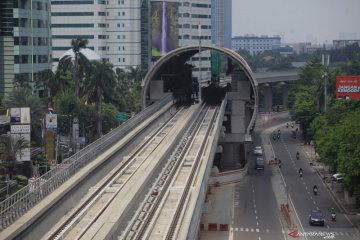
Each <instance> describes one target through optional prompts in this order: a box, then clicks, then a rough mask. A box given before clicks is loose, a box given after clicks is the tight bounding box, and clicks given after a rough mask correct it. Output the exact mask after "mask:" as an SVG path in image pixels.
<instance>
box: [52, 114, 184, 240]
mask: <svg viewBox="0 0 360 240" xmlns="http://www.w3.org/2000/svg"><path fill="white" fill-rule="evenodd" d="M179 112H180V111H177V113H176V114H173V115H172V117H171V118H169V119H168V120H167V121H166V122H165V123H164V124H163V125H162V126H160V127H159V128H158V129H157V130H156V131H154V132H153V133H152V134H151V136H150V137H149V138H148V139H147V140H146V141H144V142H143V143H142V144H140V146H139V147H138V148H137V149H136V150H135V151H134V152H133V153H132V155H131V157H129V158H128V159H127V160H125V161H124V162H122V163H121V164H120V165H119V166H118V167H117V168H116V169H115V171H113V172H112V173H111V175H109V176H107V177H106V179H105V180H104V181H103V182H102V183H101V185H100V186H99V187H98V188H97V189H96V190H95V191H94V192H93V193H92V194H91V195H90V196H88V197H87V198H86V200H85V201H84V202H83V203H82V204H81V205H80V206H79V207H77V208H76V209H75V210H74V211H73V212H72V213H71V215H70V216H69V217H67V218H66V220H64V221H63V222H62V223H61V224H60V226H59V227H57V228H56V229H55V230H53V231H52V233H51V234H50V235H49V236H48V237H47V239H61V238H62V237H63V235H66V234H67V233H68V231H70V230H71V229H72V226H73V225H74V224H76V223H77V222H78V221H79V219H80V218H81V217H82V216H83V215H84V214H85V213H86V211H87V210H88V209H89V208H90V207H91V206H92V205H93V204H95V203H96V200H98V199H99V198H100V197H101V195H102V194H103V193H104V191H105V189H106V188H108V187H109V185H110V184H112V183H113V182H115V181H116V180H117V179H118V178H119V175H121V174H122V173H124V172H125V171H126V169H128V168H130V167H131V165H132V163H133V162H134V161H135V162H136V156H137V155H138V154H139V153H140V152H141V151H144V147H146V146H147V145H148V144H149V143H151V142H152V141H153V139H154V138H155V137H156V136H157V135H158V134H159V133H162V132H163V130H164V129H165V128H166V127H167V126H168V125H169V124H171V122H172V121H173V120H174V119H175V118H176V117H177V114H178V113H179ZM118 190H120V188H119V189H118ZM117 192H118V191H117ZM115 196H116V194H114V195H113V197H112V198H111V199H110V200H109V201H108V202H107V203H106V204H105V205H104V206H103V207H102V209H101V211H100V212H98V213H97V214H96V216H95V217H93V218H92V220H91V222H90V223H94V222H95V221H96V219H97V218H98V217H99V216H100V215H101V213H103V211H104V210H105V209H106V207H107V206H108V205H109V204H110V203H111V201H112V200H113V198H114V197H115ZM90 226H91V224H88V225H87V226H86V227H85V228H84V229H83V231H82V232H81V233H80V235H79V236H78V237H77V238H80V237H81V236H82V235H83V234H84V233H85V232H86V230H88V229H89V228H90Z"/></svg>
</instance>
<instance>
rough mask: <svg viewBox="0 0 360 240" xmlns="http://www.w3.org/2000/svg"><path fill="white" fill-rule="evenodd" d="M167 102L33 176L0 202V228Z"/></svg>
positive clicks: (148, 109)
mask: <svg viewBox="0 0 360 240" xmlns="http://www.w3.org/2000/svg"><path fill="white" fill-rule="evenodd" d="M170 101H171V95H170V94H169V95H167V96H166V97H164V98H163V99H161V100H159V101H157V102H156V103H154V104H153V105H150V106H149V107H147V108H146V109H144V110H143V111H141V112H140V113H139V114H137V115H135V116H134V117H133V118H131V119H130V120H128V121H126V122H125V123H123V124H122V125H120V126H119V127H117V128H116V129H114V130H113V131H111V132H109V133H107V134H106V135H104V136H103V137H101V138H99V139H97V140H96V141H95V142H93V143H91V144H89V145H88V146H86V147H85V148H83V149H82V150H81V151H79V152H77V153H75V154H74V155H73V156H71V157H69V158H67V159H66V160H64V161H63V162H62V163H61V164H58V165H57V166H55V167H54V168H53V169H51V170H50V171H48V172H47V173H45V174H44V175H42V176H40V177H39V178H37V179H35V180H34V181H33V182H32V183H31V184H28V185H27V186H26V187H24V188H22V189H20V190H19V191H17V192H16V193H14V194H12V195H11V196H10V197H8V198H7V199H5V200H4V201H2V202H0V231H1V230H3V229H4V228H6V227H8V226H9V225H11V224H12V223H13V222H14V221H15V220H17V219H18V218H19V217H21V216H22V215H24V214H25V213H26V212H27V211H29V210H30V209H31V208H32V207H33V206H34V205H35V204H37V203H38V202H40V201H41V200H42V199H43V198H45V197H46V196H48V195H49V194H50V193H51V192H53V191H54V190H55V189H57V188H58V187H59V186H60V185H61V184H63V183H64V182H65V181H66V180H68V179H69V178H70V177H72V176H73V175H74V174H76V173H77V172H79V170H80V169H81V168H83V167H84V166H85V165H87V164H89V163H90V162H91V161H93V160H94V159H95V158H96V157H97V156H99V155H100V154H101V153H103V152H104V151H105V150H107V149H108V148H109V147H111V146H113V145H114V144H115V143H116V142H117V141H118V140H119V139H121V138H122V137H123V136H124V135H125V134H127V133H129V132H130V131H131V130H132V129H134V128H135V127H136V126H138V125H139V124H140V123H141V122H143V121H144V120H145V119H146V118H148V117H149V116H151V115H152V114H153V113H155V112H156V111H158V110H160V109H161V108H162V107H163V106H165V105H166V104H167V103H168V102H170Z"/></svg>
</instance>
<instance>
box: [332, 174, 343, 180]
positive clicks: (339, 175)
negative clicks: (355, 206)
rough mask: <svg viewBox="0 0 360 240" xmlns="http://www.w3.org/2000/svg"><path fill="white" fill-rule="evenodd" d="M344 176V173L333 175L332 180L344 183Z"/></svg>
mask: <svg viewBox="0 0 360 240" xmlns="http://www.w3.org/2000/svg"><path fill="white" fill-rule="evenodd" d="M343 177H344V175H343V174H342V173H335V174H334V175H332V180H333V181H335V182H342V180H343Z"/></svg>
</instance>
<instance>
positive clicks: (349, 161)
mask: <svg viewBox="0 0 360 240" xmlns="http://www.w3.org/2000/svg"><path fill="white" fill-rule="evenodd" d="M359 119H360V110H358V111H356V112H352V113H349V114H348V115H347V116H346V117H345V118H344V119H343V121H341V122H340V123H339V124H338V126H337V128H336V130H337V131H336V133H337V134H338V135H339V147H338V161H339V169H338V170H339V172H342V173H344V174H345V177H344V184H345V186H346V188H347V189H348V190H349V191H350V193H354V194H355V195H356V196H357V200H358V201H359V200H360V199H359V197H360V121H359ZM358 203H359V202H358Z"/></svg>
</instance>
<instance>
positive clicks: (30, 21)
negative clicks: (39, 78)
mask: <svg viewBox="0 0 360 240" xmlns="http://www.w3.org/2000/svg"><path fill="white" fill-rule="evenodd" d="M0 29H1V31H0V69H1V71H0V95H1V98H4V96H5V94H6V93H7V92H9V91H10V90H11V89H12V88H13V82H14V79H15V78H16V77H17V76H18V75H22V76H25V77H27V78H28V79H29V80H30V81H31V83H33V82H34V79H35V78H36V75H37V73H38V72H40V71H42V70H46V69H51V36H50V1H49V0H3V1H1V2H0Z"/></svg>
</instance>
